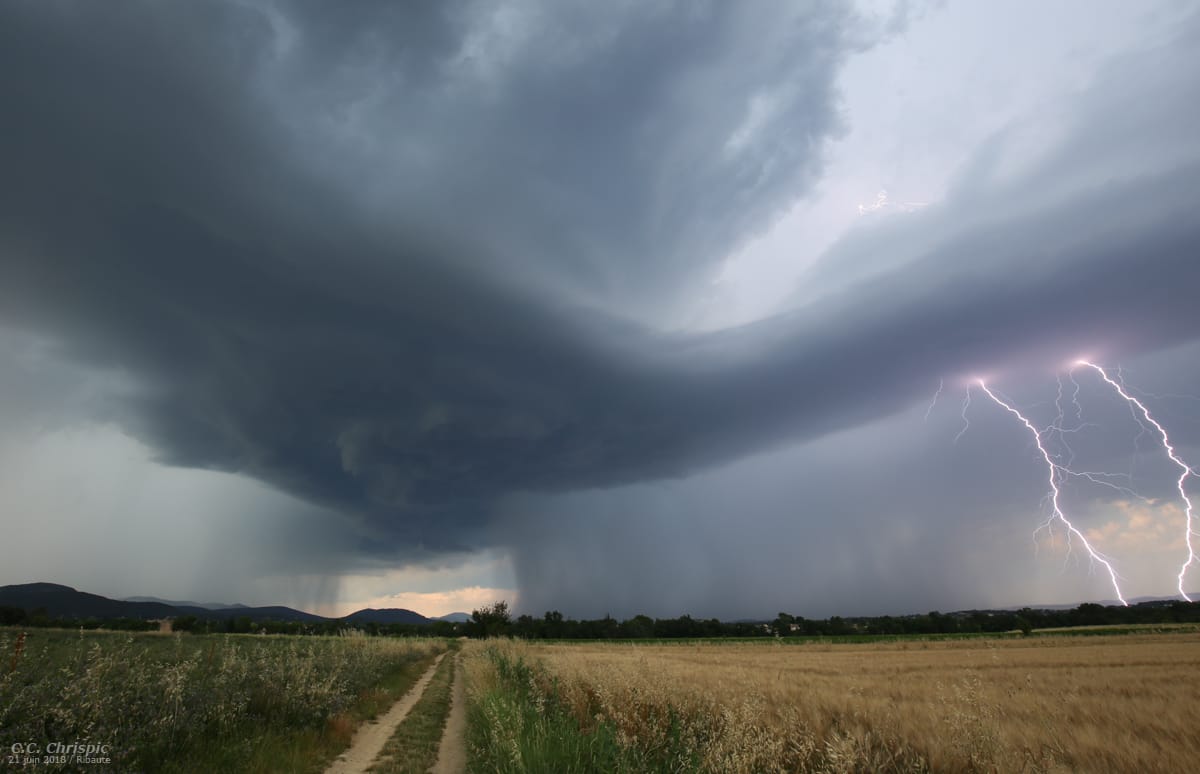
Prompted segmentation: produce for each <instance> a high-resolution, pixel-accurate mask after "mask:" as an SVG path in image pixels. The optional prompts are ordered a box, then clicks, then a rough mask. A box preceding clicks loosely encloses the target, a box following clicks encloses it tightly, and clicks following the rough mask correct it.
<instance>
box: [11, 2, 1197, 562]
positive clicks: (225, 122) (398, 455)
mask: <svg viewBox="0 0 1200 774" xmlns="http://www.w3.org/2000/svg"><path fill="white" fill-rule="evenodd" d="M431 7H433V6H429V7H426V8H425V10H420V11H414V10H412V7H411V6H409V5H408V4H356V5H354V6H343V5H339V6H336V9H335V8H334V7H331V6H326V5H317V4H303V3H296V4H290V3H280V4H270V5H262V6H258V7H256V6H254V5H253V4H242V3H238V4H219V3H214V4H204V5H174V4H172V5H161V4H149V3H147V4H141V3H124V4H119V5H116V6H111V5H110V6H105V7H103V8H101V7H99V6H95V5H86V4H75V3H32V2H30V3H10V4H5V6H4V7H3V9H2V10H0V100H2V104H3V118H2V119H0V121H2V131H3V142H2V145H0V166H2V167H3V169H4V170H5V174H4V179H3V183H2V184H0V272H2V275H3V278H4V281H3V283H0V310H2V311H0V322H3V324H5V325H8V326H13V327H18V328H24V329H29V330H33V331H35V332H37V333H38V334H39V335H43V336H46V337H48V338H50V339H52V340H54V341H56V342H58V343H59V345H60V346H61V347H62V353H63V357H64V358H66V359H70V360H73V361H77V362H79V363H82V364H84V365H94V366H98V367H104V368H120V369H124V370H125V371H126V372H127V373H129V374H130V375H131V376H132V378H133V379H134V380H136V381H137V382H138V384H139V385H140V389H139V390H138V391H137V392H136V394H135V395H134V396H132V397H126V398H125V399H124V400H123V401H122V402H121V403H120V405H119V406H117V407H115V408H114V409H113V410H114V411H116V412H118V416H119V417H120V419H121V421H122V422H123V424H124V425H125V426H126V427H127V428H128V429H129V430H130V431H131V432H133V433H135V434H136V435H137V436H138V437H140V438H142V439H144V440H146V441H147V442H148V443H150V444H151V445H152V446H153V447H154V448H156V449H157V450H158V451H159V453H160V454H161V456H162V458H163V459H164V460H166V461H169V462H171V463H174V464H178V465H186V466H200V467H207V468H214V469H220V470H229V471H237V472H240V473H244V474H246V475H249V476H253V477H256V478H259V479H261V480H264V481H266V482H269V483H271V484H273V485H275V486H278V487H281V488H283V489H285V490H287V491H289V492H291V493H294V494H296V495H299V496H301V497H304V498H307V499H310V500H312V501H314V502H319V503H321V504H324V505H332V506H334V507H336V508H339V509H342V510H345V511H347V512H353V513H356V514H358V515H360V516H362V517H363V518H365V519H367V520H368V521H369V523H370V524H372V525H373V528H374V529H375V531H376V534H377V535H379V538H378V542H377V543H376V544H375V545H372V546H366V547H364V550H370V551H386V552H395V553H398V554H400V555H404V554H405V553H406V551H408V550H409V549H410V548H411V547H412V546H414V545H417V544H420V545H421V546H423V548H433V549H434V550H450V549H455V548H461V547H463V546H468V545H472V544H475V543H477V542H478V541H480V540H483V539H484V538H483V537H481V535H483V534H484V532H485V531H486V530H484V529H483V528H485V527H486V526H487V524H488V523H489V521H490V519H491V518H492V516H493V512H494V509H493V504H494V503H495V501H496V499H497V498H499V497H502V496H504V495H508V494H512V493H518V492H535V493H536V492H543V493H544V492H565V491H572V490H578V489H589V488H595V487H603V486H612V485H618V484H629V483H635V482H641V481H653V480H657V479H661V478H663V477H670V476H680V475H685V474H688V473H692V472H695V471H699V470H703V469H706V468H709V467H711V466H713V465H717V464H721V463H725V462H729V461H733V460H736V459H738V458H740V457H742V456H744V455H747V454H750V453H753V452H757V451H761V450H764V449H769V448H771V447H774V446H777V445H779V444H782V443H787V442H792V441H797V440H803V439H807V438H814V437H818V436H820V435H822V434H825V433H829V432H832V431H836V430H839V429H843V428H847V427H852V426H854V425H857V424H860V423H863V422H866V421H869V420H873V419H877V418H880V417H884V416H887V415H889V414H891V413H894V412H895V411H897V410H899V409H902V408H904V407H905V406H908V405H910V404H911V402H912V401H913V400H914V398H915V397H917V396H918V395H920V396H925V395H927V394H928V390H929V386H930V384H931V382H936V378H937V377H936V375H941V374H961V373H965V372H968V371H970V370H973V369H988V368H994V367H995V366H996V365H997V364H1013V363H1020V362H1029V361H1030V360H1035V361H1042V362H1052V361H1054V360H1055V359H1059V358H1063V357H1064V356H1069V354H1073V353H1074V352H1077V351H1080V350H1082V349H1089V348H1094V347H1098V346H1099V347H1105V348H1106V351H1107V352H1109V353H1110V354H1114V355H1117V354H1121V353H1128V352H1137V351H1150V350H1154V349H1159V348H1163V347H1167V346H1171V345H1176V344H1181V343H1186V342H1188V341H1191V340H1193V339H1194V338H1196V337H1197V335H1198V334H1200V313H1197V311H1196V307H1195V294H1194V292H1190V291H1189V290H1188V289H1189V288H1190V289H1194V288H1195V287H1198V286H1200V261H1197V259H1196V256H1197V255H1200V219H1197V218H1196V217H1195V212H1196V208H1197V204H1200V143H1198V142H1197V141H1196V140H1195V139H1194V138H1195V137H1197V136H1200V133H1198V132H1196V131H1195V130H1196V129H1197V127H1198V125H1200V108H1197V107H1195V106H1196V105H1200V76H1197V75H1195V73H1200V62H1197V59H1198V58H1200V57H1198V56H1197V54H1196V53H1194V52H1196V51H1197V50H1200V46H1197V45H1195V44H1196V42H1197V41H1196V37H1197V35H1196V25H1195V24H1192V25H1190V26H1188V27H1185V28H1184V29H1182V30H1181V31H1180V33H1179V37H1178V38H1177V39H1176V40H1175V41H1174V42H1173V43H1171V44H1170V45H1169V46H1168V47H1166V48H1163V49H1161V50H1153V51H1150V52H1149V53H1146V54H1144V55H1140V56H1132V57H1130V58H1129V60H1128V61H1123V62H1120V63H1117V64H1115V65H1114V66H1113V68H1112V69H1111V71H1110V72H1108V73H1107V74H1106V75H1105V77H1104V78H1102V79H1101V80H1099V81H1098V82H1097V83H1096V84H1095V85H1094V86H1093V87H1092V88H1091V89H1090V90H1089V91H1088V92H1086V93H1084V94H1082V95H1081V96H1080V97H1079V100H1078V104H1077V105H1073V106H1068V108H1066V112H1067V114H1068V116H1069V120H1067V121H1066V122H1065V133H1064V136H1063V138H1062V139H1061V140H1059V141H1058V142H1057V143H1055V144H1054V145H1053V146H1052V147H1051V148H1050V149H1049V151H1048V152H1047V153H1045V154H1044V155H1043V156H1042V157H1041V158H1039V159H1037V160H1036V163H1035V164H1034V165H1033V166H1032V167H1030V168H1028V169H1026V170H1024V171H1023V172H1020V173H1018V174H1015V175H1008V176H1005V175H1000V174H997V172H996V164H997V162H996V161H995V158H996V157H997V156H996V154H1000V156H1001V157H1002V155H1003V150H1004V148H1003V145H1004V138H1003V137H1000V138H997V140H996V146H997V147H994V148H986V149H984V150H982V151H981V152H980V153H979V155H978V156H977V158H976V159H975V161H974V163H973V165H969V166H968V168H967V169H966V170H965V171H964V173H963V176H962V178H961V179H960V180H959V182H958V184H957V185H956V187H955V188H954V190H952V191H951V193H950V195H949V196H948V198H947V201H946V202H945V203H944V204H943V205H940V206H937V207H933V208H929V209H927V210H925V211H922V212H920V213H918V214H915V215H913V216H912V217H911V218H908V219H906V220H904V221H894V222H890V223H888V224H885V225H883V226H881V227H880V228H878V229H875V230H873V231H871V232H869V233H864V234H860V235H854V236H852V237H850V238H848V239H846V240H844V241H843V242H842V243H841V244H839V245H837V246H835V248H834V249H833V250H831V251H830V253H829V254H828V255H827V256H826V259H825V262H824V264H822V265H821V266H820V267H818V269H817V271H815V272H814V274H813V275H812V276H813V282H814V283H816V284H815V285H814V286H812V287H806V288H803V289H801V290H800V291H799V292H798V302H797V305H796V306H795V308H794V309H793V310H792V311H790V312H787V313H785V314H781V315H778V316H775V317H772V318H769V319H766V320H763V321H761V322H758V323H755V324H752V325H749V326H746V327H744V328H740V329H736V330H727V331H720V332H716V333H709V334H681V333H673V334H668V333H663V332H660V331H659V330H658V329H657V328H655V327H654V326H653V325H652V324H651V321H652V320H653V317H654V309H655V307H656V305H663V306H669V305H671V304H672V303H674V301H675V300H676V299H678V298H679V297H680V296H681V295H682V294H686V293H687V292H689V291H690V290H692V289H694V288H695V287H697V286H698V285H699V284H700V283H703V282H704V281H705V280H706V279H708V278H709V277H710V276H711V272H712V270H713V268H714V267H715V266H716V265H717V263H718V262H719V261H720V259H721V258H722V257H724V256H725V255H726V254H727V253H728V252H729V251H730V250H731V249H733V248H735V247H736V246H737V245H739V244H740V243H741V242H742V241H743V240H745V239H746V238H747V237H749V236H751V235H752V234H754V233H755V232H756V230H758V229H761V228H763V227H764V226H765V225H766V224H768V223H769V222H770V220H771V218H772V217H774V216H775V215H777V214H778V213H779V212H780V211H781V210H782V208H784V207H786V205H787V204H788V203H789V202H791V201H792V200H793V199H794V198H796V197H799V196H803V195H805V194H806V192H807V191H808V190H809V188H810V187H811V185H812V184H813V183H814V181H815V180H816V179H817V178H818V176H819V174H820V171H821V164H820V158H821V153H820V151H821V148H822V145H823V143H824V142H826V141H828V140H829V139H831V138H833V137H836V136H837V134H838V132H839V131H840V120H839V117H838V113H837V107H836V104H837V103H836V92H835V89H834V85H833V84H834V79H835V77H836V74H837V71H838V67H839V65H840V64H841V62H842V61H843V60H844V59H845V57H847V56H848V55H849V54H850V53H851V52H852V51H854V50H855V49H856V48H857V47H859V46H861V45H864V40H865V36H866V35H867V32H866V31H865V28H864V27H863V25H862V23H861V22H860V20H858V19H856V18H854V17H853V16H852V15H851V14H850V13H848V12H847V11H846V10H845V8H844V6H843V4H839V3H832V4H822V5H818V6H812V7H807V8H806V10H805V12H804V13H803V14H794V13H791V12H785V11H783V10H781V9H774V10H773V11H768V10H767V9H766V8H765V7H760V6H758V5H747V6H732V5H724V4H719V5H715V6H713V7H711V8H707V9H703V10H701V9H699V7H695V6H690V5H689V6H684V7H682V8H671V9H668V8H667V7H665V6H662V7H655V8H654V9H652V10H646V9H644V8H642V7H640V6H639V7H638V8H634V9H625V10H623V11H620V12H617V11H610V10H608V6H584V7H582V8H576V9H574V10H570V11H567V10H553V11H546V10H544V9H541V10H538V9H522V8H514V7H508V6H506V7H504V8H503V9H497V8H494V7H492V6H491V5H490V4H483V5H479V6H476V5H470V4H467V5H455V6H453V7H449V6H437V10H436V11H432V12H431V11H429V10H428V8H431ZM600 8H604V9H605V10H604V11H600V10H597V9H600ZM555 9H559V6H555ZM931 375H934V376H931Z"/></svg>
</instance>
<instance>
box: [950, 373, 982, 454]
mask: <svg viewBox="0 0 1200 774" xmlns="http://www.w3.org/2000/svg"><path fill="white" fill-rule="evenodd" d="M979 383H980V384H983V380H980V382H979ZM970 407H971V388H970V387H968V388H967V397H965V398H963V404H962V418H963V426H962V430H959V431H958V435H956V436H954V443H955V444H956V445H957V444H958V439H959V438H962V437H963V435H965V434H966V432H967V431H968V430H970V429H971V420H970V419H968V418H967V409H969V408H970Z"/></svg>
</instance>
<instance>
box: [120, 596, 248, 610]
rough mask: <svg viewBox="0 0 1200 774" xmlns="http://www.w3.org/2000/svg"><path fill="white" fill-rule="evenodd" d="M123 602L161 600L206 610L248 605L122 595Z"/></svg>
mask: <svg viewBox="0 0 1200 774" xmlns="http://www.w3.org/2000/svg"><path fill="white" fill-rule="evenodd" d="M119 601H121V602H161V603H162V604H164V605H170V606H171V607H202V608H204V609H205V610H232V609H234V608H242V609H244V608H245V607H246V605H242V604H237V603H235V604H232V605H231V604H227V603H224V602H190V601H186V600H177V599H159V598H158V597H122V598H121V599H120V600H119Z"/></svg>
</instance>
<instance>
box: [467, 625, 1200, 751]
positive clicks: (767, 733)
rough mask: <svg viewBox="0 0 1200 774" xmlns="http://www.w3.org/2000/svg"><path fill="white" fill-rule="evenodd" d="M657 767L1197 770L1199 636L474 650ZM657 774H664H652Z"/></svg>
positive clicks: (478, 668) (516, 645) (480, 668)
mask: <svg viewBox="0 0 1200 774" xmlns="http://www.w3.org/2000/svg"><path fill="white" fill-rule="evenodd" d="M473 647H474V648H475V649H476V659H477V663H476V665H475V666H474V668H473V669H474V672H475V674H476V675H477V676H476V680H486V679H487V677H486V669H485V668H484V664H483V662H484V661H485V660H486V659H484V658H483V656H482V652H483V649H486V648H490V649H492V654H493V660H494V658H495V654H496V652H497V651H496V649H497V648H498V649H499V652H500V653H501V656H502V657H503V658H504V659H509V660H512V661H514V662H515V661H518V660H519V661H521V662H523V663H527V664H531V665H534V666H535V670H534V674H536V675H537V678H536V682H537V683H538V684H539V690H541V691H542V692H543V693H546V694H553V696H554V697H555V698H554V701H556V702H558V704H559V705H561V706H562V707H563V708H564V709H565V711H567V712H569V713H570V714H572V715H573V716H574V718H575V720H576V721H577V722H578V723H579V725H580V727H581V728H583V729H584V730H585V731H586V730H587V729H589V728H595V727H596V726H597V725H598V724H606V725H608V726H609V727H615V729H616V735H617V738H618V739H619V742H620V744H621V745H622V746H624V747H628V748H630V749H634V750H641V751H644V752H648V753H649V754H652V755H657V760H659V761H660V762H661V761H663V758H662V755H661V753H662V751H663V750H667V749H670V750H672V751H673V752H672V753H671V755H672V756H673V760H670V761H666V765H665V768H668V769H673V770H697V769H698V770H703V771H714V772H752V771H796V770H825V771H855V770H858V771H863V770H870V771H882V770H894V771H913V770H934V771H1164V772H1167V771H1169V772H1179V771H1194V770H1197V767H1198V766H1200V764H1198V763H1197V761H1200V633H1196V632H1187V633H1168V634H1145V635H1143V634H1136V635H1120V636H1088V637H1079V636H1076V637H1069V636H1063V637H1032V638H1022V639H996V640H966V641H943V642H929V641H908V642H892V643H876V644H853V645H851V644H837V645H835V644H830V643H810V644H801V645H772V644H765V645H759V644H719V643H689V644H681V645H670V644H668V645H661V644H655V645H641V644H634V645H630V644H595V643H588V644H529V643H520V642H509V643H490V644H486V645H475V646H473ZM660 767H661V766H660Z"/></svg>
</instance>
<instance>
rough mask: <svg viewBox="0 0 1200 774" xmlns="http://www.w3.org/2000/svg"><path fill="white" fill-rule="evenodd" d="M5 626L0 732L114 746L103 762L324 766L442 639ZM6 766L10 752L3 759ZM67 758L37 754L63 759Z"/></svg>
mask: <svg viewBox="0 0 1200 774" xmlns="http://www.w3.org/2000/svg"><path fill="white" fill-rule="evenodd" d="M19 638H20V634H19V633H18V632H17V631H16V630H12V629H8V630H2V629H0V656H2V657H0V742H3V743H4V745H5V749H4V750H3V752H4V754H5V757H6V758H7V755H8V754H9V753H10V750H11V744H12V743H14V742H20V743H26V742H34V743H36V744H38V745H39V746H40V747H41V748H42V749H43V750H44V749H45V748H46V746H47V745H48V744H50V743H51V742H61V743H65V744H69V743H71V742H75V741H83V742H89V743H93V744H105V745H108V746H109V753H108V755H109V756H110V757H111V758H112V763H111V766H108V767H100V768H93V769H90V770H96V771H103V770H111V771H179V772H194V771H221V772H237V771H245V772H270V771H289V772H292V771H295V772H303V771H317V772H319V771H322V770H323V769H324V766H325V764H326V763H328V762H329V761H330V760H332V758H333V757H334V756H336V755H337V754H338V753H339V752H340V751H341V750H342V749H344V748H345V747H346V745H347V744H348V743H349V741H350V739H351V737H352V735H353V732H354V729H355V727H356V726H357V725H358V723H359V722H360V721H361V720H362V719H363V718H365V717H371V716H374V715H375V714H376V713H378V712H380V711H382V710H384V709H386V708H387V707H388V706H390V705H391V703H392V702H393V701H394V700H395V698H396V697H397V696H399V695H400V694H402V693H404V692H405V691H406V690H407V689H408V688H409V686H411V685H412V683H413V682H414V681H415V680H416V678H417V677H418V676H419V675H420V674H421V673H422V672H423V671H424V669H425V668H426V667H427V666H428V665H429V663H430V662H431V661H432V659H433V657H434V656H435V655H436V654H437V653H439V652H441V651H443V650H445V648H446V644H445V642H444V641H440V640H433V639H396V638H369V637H304V638H300V637H282V636H270V635H211V636H189V635H160V634H128V633H116V632H112V633H108V632H92V631H89V632H74V631H64V630H53V629H34V630H30V631H29V633H28V635H27V636H26V638H25V639H24V641H23V642H20V643H19ZM6 762H7V763H8V764H9V766H10V767H11V766H12V762H11V761H6ZM76 769H77V766H76V765H75V764H74V762H73V761H70V760H66V761H61V762H60V761H54V762H52V763H51V764H50V765H46V764H43V765H39V766H38V767H37V769H36V770H38V771H54V770H69V771H74V770H76Z"/></svg>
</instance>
